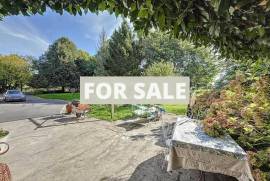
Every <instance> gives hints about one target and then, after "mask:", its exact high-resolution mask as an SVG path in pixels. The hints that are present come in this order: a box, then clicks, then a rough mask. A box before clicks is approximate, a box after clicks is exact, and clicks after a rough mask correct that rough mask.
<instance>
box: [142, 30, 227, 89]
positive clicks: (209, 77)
mask: <svg viewBox="0 0 270 181" xmlns="http://www.w3.org/2000/svg"><path fill="white" fill-rule="evenodd" d="M142 42H143V50H144V67H146V68H147V67H148V66H149V65H152V64H153V62H160V61H165V62H170V63H172V64H173V65H174V67H175V73H176V74H177V75H181V76H188V77H190V80H191V88H192V89H198V88H206V87H208V86H209V85H211V83H212V82H213V79H214V77H215V76H216V75H217V73H218V64H217V62H218V60H219V59H218V57H217V56H215V55H214V54H213V53H211V49H210V48H207V47H204V46H200V47H195V46H194V45H193V44H192V43H191V42H189V41H182V40H179V39H177V38H171V37H170V36H169V34H166V33H162V32H151V33H149V35H148V36H146V37H145V38H143V39H142ZM219 62H222V61H221V60H219Z"/></svg>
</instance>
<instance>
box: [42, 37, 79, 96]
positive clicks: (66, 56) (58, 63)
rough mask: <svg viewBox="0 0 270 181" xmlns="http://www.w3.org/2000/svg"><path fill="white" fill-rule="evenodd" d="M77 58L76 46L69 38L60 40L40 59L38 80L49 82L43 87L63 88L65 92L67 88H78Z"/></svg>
mask: <svg viewBox="0 0 270 181" xmlns="http://www.w3.org/2000/svg"><path fill="white" fill-rule="evenodd" d="M77 58H78V50H77V48H76V45H75V44H74V43H73V42H72V41H70V40H69V39H68V38H65V37H62V38H59V39H57V40H56V41H55V42H54V43H53V44H52V45H50V46H49V49H48V50H47V51H46V52H45V54H44V55H42V56H41V57H40V60H39V63H38V64H39V65H38V74H39V75H38V77H37V78H38V79H41V80H44V78H45V79H46V80H47V81H45V80H44V81H43V83H44V85H43V86H50V87H62V90H63V91H64V90H65V87H78V86H79V76H80V74H79V70H78V69H77V66H76V64H75V60H76V59H77ZM46 84H47V85H46Z"/></svg>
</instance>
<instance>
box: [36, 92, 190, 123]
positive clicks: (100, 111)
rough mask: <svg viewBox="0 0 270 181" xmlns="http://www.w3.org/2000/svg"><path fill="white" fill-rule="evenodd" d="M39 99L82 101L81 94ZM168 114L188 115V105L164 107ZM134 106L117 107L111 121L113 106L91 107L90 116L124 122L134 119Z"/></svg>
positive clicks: (63, 94) (47, 96)
mask: <svg viewBox="0 0 270 181" xmlns="http://www.w3.org/2000/svg"><path fill="white" fill-rule="evenodd" d="M36 96H38V97H41V98H44V99H59V100H66V101H72V100H74V99H77V100H79V99H80V93H54V94H38V95H36ZM162 107H163V108H164V109H165V111H166V112H169V113H173V114H176V115H185V114H186V108H187V106H186V105H163V106H162ZM132 109H133V108H132V105H115V111H114V116H113V119H111V106H110V105H91V111H90V114H89V116H90V117H95V118H98V119H103V120H120V119H121V120H124V119H128V118H131V117H133V113H132Z"/></svg>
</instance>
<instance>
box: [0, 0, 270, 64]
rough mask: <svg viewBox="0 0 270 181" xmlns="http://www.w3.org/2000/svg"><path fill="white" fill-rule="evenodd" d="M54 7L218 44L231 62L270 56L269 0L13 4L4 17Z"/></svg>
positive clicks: (36, 0) (1, 11)
mask: <svg viewBox="0 0 270 181" xmlns="http://www.w3.org/2000/svg"><path fill="white" fill-rule="evenodd" d="M49 8H51V9H53V10H55V11H56V12H57V13H60V14H62V13H63V11H67V12H69V13H70V14H73V15H77V14H79V15H82V14H83V12H85V13H87V12H88V11H91V12H96V13H97V12H99V11H104V10H108V11H109V12H110V13H115V15H116V16H117V15H119V14H121V15H123V16H125V17H128V18H129V19H130V21H131V22H132V23H133V24H134V28H135V30H139V31H141V30H142V31H144V32H147V31H148V30H149V29H151V28H153V27H154V28H157V29H160V30H163V31H170V32H172V33H173V34H174V35H175V36H181V37H184V38H188V39H191V40H192V41H194V42H195V43H197V44H198V45H213V46H214V47H215V49H216V50H218V51H219V52H220V53H221V55H223V56H226V57H233V58H236V59H242V58H257V57H270V51H269V48H270V43H269V40H270V26H269V23H270V1H269V0H209V1H203V0H192V1H191V0H179V1H176V0H166V1H164V0H155V1H153V0H135V1H134V0H122V1H113V0H106V1H103V0H91V1H90V0H72V1H66V0H58V1H50V0H24V1H18V0H9V1H1V3H0V16H2V17H3V16H9V15H18V14H23V15H32V14H36V13H39V14H42V13H44V12H45V11H46V10H47V9H49Z"/></svg>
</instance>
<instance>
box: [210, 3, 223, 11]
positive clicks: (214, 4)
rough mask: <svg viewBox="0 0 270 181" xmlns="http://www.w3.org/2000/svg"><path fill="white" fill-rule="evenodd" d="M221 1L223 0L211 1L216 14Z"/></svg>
mask: <svg viewBox="0 0 270 181" xmlns="http://www.w3.org/2000/svg"><path fill="white" fill-rule="evenodd" d="M220 1H221V0H211V4H212V6H213V7H214V10H215V11H216V12H218V10H219V5H220Z"/></svg>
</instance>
